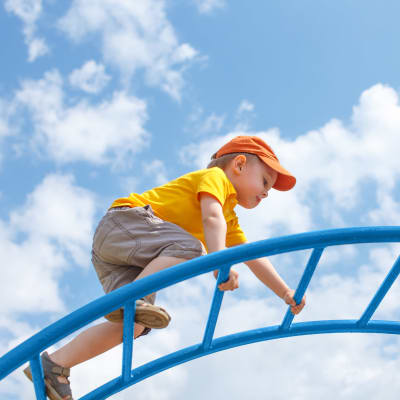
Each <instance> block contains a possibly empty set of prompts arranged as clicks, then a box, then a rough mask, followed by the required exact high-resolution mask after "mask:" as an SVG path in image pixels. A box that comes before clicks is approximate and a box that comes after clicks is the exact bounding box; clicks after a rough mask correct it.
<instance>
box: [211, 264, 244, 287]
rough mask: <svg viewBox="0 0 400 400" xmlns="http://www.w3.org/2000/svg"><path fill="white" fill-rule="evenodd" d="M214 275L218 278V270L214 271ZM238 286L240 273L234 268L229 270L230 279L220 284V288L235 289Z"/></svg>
mask: <svg viewBox="0 0 400 400" xmlns="http://www.w3.org/2000/svg"><path fill="white" fill-rule="evenodd" d="M214 276H215V278H217V276H218V270H216V271H214ZM238 287H239V274H238V273H237V272H236V271H235V270H234V269H231V270H230V271H229V278H228V280H227V281H225V282H222V283H221V284H219V285H218V289H219V290H222V291H225V290H235V289H237V288H238Z"/></svg>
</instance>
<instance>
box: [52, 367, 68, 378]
mask: <svg viewBox="0 0 400 400" xmlns="http://www.w3.org/2000/svg"><path fill="white" fill-rule="evenodd" d="M51 372H53V373H55V374H56V375H60V376H64V377H65V378H69V374H70V370H69V368H64V367H60V366H54V367H52V368H51Z"/></svg>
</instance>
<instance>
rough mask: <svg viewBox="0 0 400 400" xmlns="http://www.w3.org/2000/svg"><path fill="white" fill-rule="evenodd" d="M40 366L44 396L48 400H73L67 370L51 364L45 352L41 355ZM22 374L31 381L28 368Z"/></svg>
mask: <svg viewBox="0 0 400 400" xmlns="http://www.w3.org/2000/svg"><path fill="white" fill-rule="evenodd" d="M41 358H42V366H43V373H44V383H45V386H46V394H47V396H48V397H49V399H50V400H73V399H72V393H71V386H70V382H69V380H68V377H69V368H63V367H61V366H60V365H58V364H56V363H55V362H53V361H52V360H51V359H50V357H49V355H48V354H47V352H44V353H43V354H42V357H41ZM24 374H25V375H26V376H27V377H28V378H29V379H30V380H31V381H32V380H33V379H32V372H31V369H30V367H27V368H25V369H24Z"/></svg>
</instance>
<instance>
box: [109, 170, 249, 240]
mask: <svg viewBox="0 0 400 400" xmlns="http://www.w3.org/2000/svg"><path fill="white" fill-rule="evenodd" d="M201 192H206V193H209V194H211V195H212V196H214V197H215V198H216V199H217V200H218V201H219V202H220V203H221V206H222V211H223V213H224V217H225V221H226V224H227V233H226V247H231V246H235V245H238V244H241V243H244V242H246V241H247V239H246V236H245V234H244V233H243V231H242V229H241V228H240V225H239V222H238V218H237V216H236V213H235V211H234V210H233V209H234V208H235V206H236V204H237V199H236V190H235V188H234V187H233V185H232V183H231V181H230V180H229V179H228V177H227V176H226V175H225V172H224V171H223V170H222V169H221V168H218V167H213V168H208V169H201V170H198V171H194V172H190V173H188V174H186V175H183V176H181V177H179V178H177V179H175V180H173V181H171V182H168V183H166V184H165V185H162V186H158V187H156V188H154V189H151V190H148V191H146V192H144V193H142V194H137V193H131V194H130V195H129V197H125V198H120V199H118V200H115V201H114V202H113V204H112V205H111V208H112V207H119V206H129V207H144V206H145V205H147V204H150V205H151V208H152V209H153V211H154V214H155V215H156V216H157V217H159V218H161V219H163V220H164V221H169V222H172V223H174V224H176V225H179V226H180V227H181V228H183V229H184V230H185V231H187V232H189V233H190V234H192V235H193V236H194V237H196V238H197V239H199V240H201V241H202V242H203V244H204V245H205V246H206V243H205V239H204V232H203V224H202V220H201V208H200V202H199V193H201ZM206 247H207V246H206Z"/></svg>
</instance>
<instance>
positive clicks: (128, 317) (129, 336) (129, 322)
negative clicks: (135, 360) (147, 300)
mask: <svg viewBox="0 0 400 400" xmlns="http://www.w3.org/2000/svg"><path fill="white" fill-rule="evenodd" d="M135 309H136V299H133V300H130V301H128V302H127V303H126V304H125V307H124V331H123V335H122V339H123V346H124V347H123V349H122V375H121V376H122V380H123V381H124V382H128V380H129V378H130V377H131V371H132V351H133V325H134V318H135Z"/></svg>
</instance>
